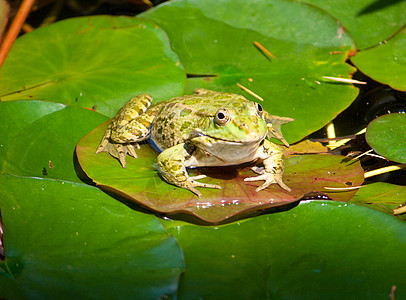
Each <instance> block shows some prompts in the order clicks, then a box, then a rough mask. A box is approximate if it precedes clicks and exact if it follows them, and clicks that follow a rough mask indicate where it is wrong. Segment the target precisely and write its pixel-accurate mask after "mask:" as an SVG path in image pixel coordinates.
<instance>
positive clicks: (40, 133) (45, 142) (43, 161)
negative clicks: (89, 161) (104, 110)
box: [0, 100, 106, 182]
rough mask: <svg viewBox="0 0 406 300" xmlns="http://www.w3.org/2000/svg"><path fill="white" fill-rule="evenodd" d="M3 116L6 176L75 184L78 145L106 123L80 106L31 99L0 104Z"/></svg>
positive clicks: (2, 153)
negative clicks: (49, 179) (84, 136)
mask: <svg viewBox="0 0 406 300" xmlns="http://www.w3.org/2000/svg"><path fill="white" fill-rule="evenodd" d="M0 117H1V119H2V120H4V121H2V124H1V125H0V134H1V136H4V137H5V138H3V139H2V147H1V149H0V158H2V161H1V162H0V165H2V166H3V168H2V172H3V173H9V174H14V175H20V176H35V177H43V178H53V179H63V180H69V181H76V182H81V181H80V179H79V178H78V176H77V175H76V172H75V168H74V160H73V153H74V149H75V145H76V143H77V142H78V141H79V139H80V138H81V137H83V135H85V134H86V132H88V131H89V130H90V129H91V128H93V127H95V126H98V125H100V124H101V123H102V122H103V121H105V120H106V117H105V116H103V115H101V114H98V113H95V112H93V111H90V110H87V109H83V108H80V107H73V106H65V105H62V104H59V103H52V102H46V101H32V100H31V101H29V100H27V101H12V102H0ZM3 159H4V161H3Z"/></svg>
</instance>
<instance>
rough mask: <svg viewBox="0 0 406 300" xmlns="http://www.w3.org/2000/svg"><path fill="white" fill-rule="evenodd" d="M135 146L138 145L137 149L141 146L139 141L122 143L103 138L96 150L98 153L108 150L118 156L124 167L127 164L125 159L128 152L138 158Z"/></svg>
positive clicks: (112, 154)
mask: <svg viewBox="0 0 406 300" xmlns="http://www.w3.org/2000/svg"><path fill="white" fill-rule="evenodd" d="M134 146H135V147H137V149H139V148H140V146H139V144H138V143H128V144H120V143H114V142H111V141H109V140H107V141H105V140H102V142H101V143H100V145H99V147H98V148H97V150H96V154H98V153H101V152H108V153H109V154H110V155H111V156H113V157H115V158H118V160H119V161H120V163H121V165H122V166H123V168H125V167H126V166H127V164H126V160H125V158H126V156H127V154H129V155H130V156H132V157H134V158H137V153H136V152H135V149H134Z"/></svg>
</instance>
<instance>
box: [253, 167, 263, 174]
mask: <svg viewBox="0 0 406 300" xmlns="http://www.w3.org/2000/svg"><path fill="white" fill-rule="evenodd" d="M251 170H252V171H254V172H255V173H257V174H264V172H265V168H264V167H257V166H253V167H252V168H251Z"/></svg>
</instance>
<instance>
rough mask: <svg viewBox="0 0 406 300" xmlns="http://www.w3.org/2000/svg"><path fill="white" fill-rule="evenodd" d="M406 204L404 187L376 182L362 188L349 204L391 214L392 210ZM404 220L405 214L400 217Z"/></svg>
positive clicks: (405, 188) (405, 189)
mask: <svg viewBox="0 0 406 300" xmlns="http://www.w3.org/2000/svg"><path fill="white" fill-rule="evenodd" d="M405 202H406V186H401V185H396V184H390V183H386V182H376V183H372V184H367V185H365V186H363V187H362V188H361V189H360V190H359V191H358V192H357V193H356V194H355V196H354V197H353V198H352V199H351V203H355V204H361V205H365V206H367V207H371V208H374V209H378V210H381V211H384V212H386V213H390V214H392V210H393V209H395V208H398V207H399V206H400V205H401V204H403V203H405ZM400 217H401V218H404V219H406V214H403V215H401V216H400Z"/></svg>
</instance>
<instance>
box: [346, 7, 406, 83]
mask: <svg viewBox="0 0 406 300" xmlns="http://www.w3.org/2000/svg"><path fill="white" fill-rule="evenodd" d="M403 3H404V4H405V6H406V2H405V1H403ZM405 9H406V7H405ZM402 14H403V15H405V14H404V13H403V12H402ZM405 49H406V29H403V30H402V31H400V32H399V33H398V34H397V35H396V36H394V37H393V38H391V39H390V40H388V41H385V42H384V43H381V44H380V45H378V46H376V47H373V48H371V49H367V50H364V51H360V52H359V53H357V55H356V56H354V57H352V58H351V61H352V62H353V63H354V64H355V65H356V66H357V68H358V69H360V70H361V72H363V73H365V74H367V75H368V76H369V77H371V78H372V79H374V80H376V81H379V82H381V83H383V84H388V85H390V86H391V87H392V88H394V89H396V90H401V91H406V53H405Z"/></svg>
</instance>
